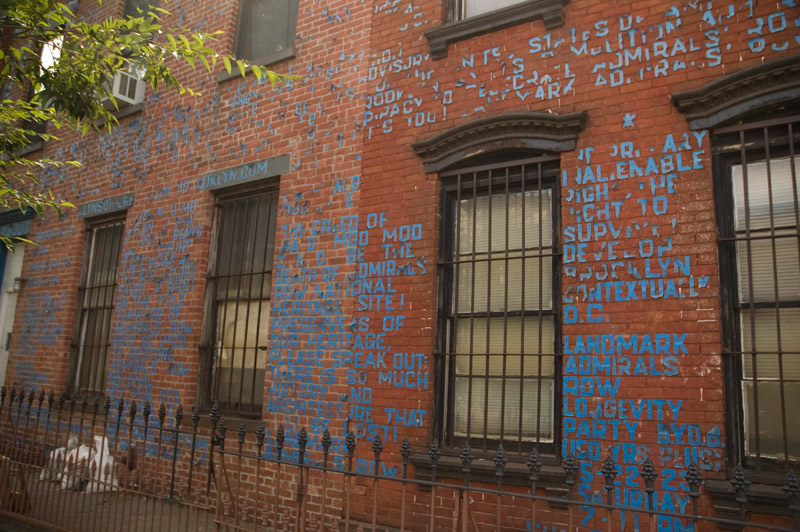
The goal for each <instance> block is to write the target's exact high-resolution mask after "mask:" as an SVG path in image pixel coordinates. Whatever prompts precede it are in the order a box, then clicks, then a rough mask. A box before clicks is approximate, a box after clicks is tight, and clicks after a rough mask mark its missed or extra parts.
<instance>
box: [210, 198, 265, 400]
mask: <svg viewBox="0 0 800 532" xmlns="http://www.w3.org/2000/svg"><path fill="white" fill-rule="evenodd" d="M216 216H217V219H216V223H217V233H216V235H217V236H216V238H217V244H216V258H215V260H214V270H213V273H212V275H211V277H210V278H209V290H210V293H211V299H212V309H211V310H212V312H213V328H214V333H213V339H212V344H211V345H209V346H206V351H207V352H208V353H209V354H210V356H211V360H212V364H211V366H212V370H211V373H212V375H211V393H210V400H211V402H218V403H219V405H220V407H221V408H223V409H224V410H229V411H236V412H242V413H248V412H249V413H259V412H261V406H262V404H263V395H264V379H265V377H266V375H265V369H266V362H267V355H268V351H267V346H268V345H269V344H268V342H269V338H268V334H269V317H270V295H271V292H272V258H273V253H274V248H275V223H276V219H277V191H275V190H261V191H257V192H251V193H248V194H246V195H235V196H227V197H219V198H218V201H217V212H216Z"/></svg>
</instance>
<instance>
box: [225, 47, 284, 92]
mask: <svg viewBox="0 0 800 532" xmlns="http://www.w3.org/2000/svg"><path fill="white" fill-rule="evenodd" d="M296 54H297V49H296V48H295V47H294V46H290V47H289V48H284V49H283V50H281V51H280V52H276V53H274V54H271V55H268V56H266V57H257V58H255V59H253V60H251V61H250V63H251V64H253V65H258V66H261V67H268V66H271V65H274V64H275V63H280V62H281V61H285V60H287V59H292V58H294V56H295V55H296ZM252 71H253V70H252V68H250V67H247V68H246V69H245V70H244V74H245V76H247V75H248V74H250V73H251V72H252ZM241 75H242V73H241V72H239V69H238V68H237V67H236V65H235V64H234V65H231V71H230V72H228V71H226V70H223V71H222V72H220V73H219V75H218V76H217V83H224V82H226V81H229V80H231V79H233V78H238V77H241Z"/></svg>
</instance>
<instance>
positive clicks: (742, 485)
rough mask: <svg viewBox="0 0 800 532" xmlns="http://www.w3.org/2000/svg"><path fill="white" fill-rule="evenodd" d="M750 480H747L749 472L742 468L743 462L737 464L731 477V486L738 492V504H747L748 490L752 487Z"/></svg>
mask: <svg viewBox="0 0 800 532" xmlns="http://www.w3.org/2000/svg"><path fill="white" fill-rule="evenodd" d="M750 484H751V482H750V479H749V478H747V472H746V471H745V470H744V468H743V467H742V464H741V462H740V463H738V464H736V468H735V469H734V470H733V476H732V477H731V486H733V489H734V490H736V502H738V503H740V504H744V503H746V502H747V489H748V488H749V487H750Z"/></svg>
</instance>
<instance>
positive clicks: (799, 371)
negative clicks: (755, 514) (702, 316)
mask: <svg viewBox="0 0 800 532" xmlns="http://www.w3.org/2000/svg"><path fill="white" fill-rule="evenodd" d="M714 135H715V137H714V139H715V140H714V145H715V164H716V165H717V175H718V179H717V184H718V186H719V190H720V192H721V193H722V196H721V197H720V196H718V206H719V207H718V222H719V230H720V238H719V249H720V265H721V274H722V283H723V292H722V293H723V309H724V315H723V317H724V325H725V330H724V332H725V342H724V347H725V351H724V353H725V356H726V357H727V359H728V360H726V363H727V365H728V368H727V370H728V375H729V392H730V394H731V397H732V398H734V400H733V401H729V403H731V404H732V407H731V409H730V410H729V416H730V417H731V418H732V421H733V422H732V425H733V427H732V429H733V430H732V431H731V432H732V434H733V435H734V436H735V435H737V434H739V435H740V436H739V437H738V438H736V440H738V442H741V444H740V449H738V454H739V456H737V457H735V458H736V459H737V460H739V459H741V460H743V462H744V463H745V464H746V465H748V466H749V467H753V468H755V469H757V470H761V469H762V468H766V469H776V468H777V469H787V468H788V467H789V463H790V461H797V460H799V459H800V416H798V415H797V413H796V412H795V410H794V409H795V408H796V406H797V405H798V404H800V203H799V202H798V196H799V195H800V154H799V153H798V148H800V116H797V115H795V116H792V117H788V118H778V119H770V120H765V121H762V122H758V123H747V124H744V125H736V126H731V127H724V128H720V129H718V130H716V131H714ZM736 398H738V399H736Z"/></svg>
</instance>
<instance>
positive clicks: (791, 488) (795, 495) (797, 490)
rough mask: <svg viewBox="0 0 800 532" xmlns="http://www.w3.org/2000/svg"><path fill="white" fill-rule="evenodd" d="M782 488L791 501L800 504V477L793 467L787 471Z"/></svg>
mask: <svg viewBox="0 0 800 532" xmlns="http://www.w3.org/2000/svg"><path fill="white" fill-rule="evenodd" d="M782 489H783V492H784V493H785V494H786V497H787V498H788V499H789V502H791V503H793V504H795V505H797V504H800V479H799V478H797V475H796V474H795V472H794V471H792V470H791V469H790V470H789V472H788V473H786V478H785V479H784V481H783V487H782Z"/></svg>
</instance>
